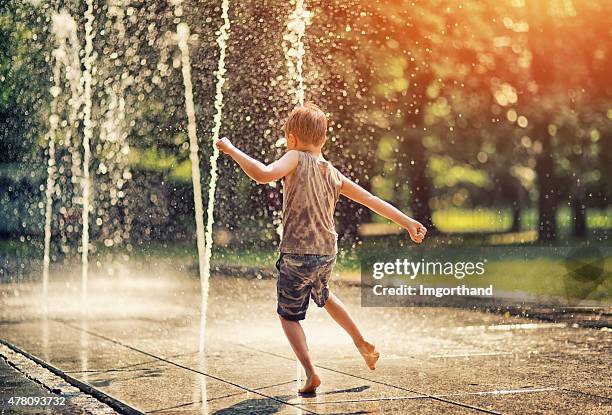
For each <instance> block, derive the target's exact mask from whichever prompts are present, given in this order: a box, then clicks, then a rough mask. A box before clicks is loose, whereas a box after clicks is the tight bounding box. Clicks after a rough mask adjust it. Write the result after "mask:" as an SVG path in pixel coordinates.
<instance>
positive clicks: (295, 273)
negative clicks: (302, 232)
mask: <svg viewBox="0 0 612 415" xmlns="http://www.w3.org/2000/svg"><path fill="white" fill-rule="evenodd" d="M335 263H336V256H335V255H296V254H284V253H281V255H280V258H279V259H278V261H276V268H277V269H278V272H279V275H278V280H277V282H276V295H277V300H278V307H277V309H276V311H277V313H278V314H280V315H281V316H282V317H284V318H286V319H287V320H304V318H305V317H306V310H307V309H308V303H309V301H310V298H312V299H313V300H314V302H315V303H316V304H317V305H318V306H319V307H323V306H324V305H325V302H326V301H327V297H328V296H329V289H328V288H327V282H328V281H329V277H330V275H331V272H332V269H333V267H334V264H335Z"/></svg>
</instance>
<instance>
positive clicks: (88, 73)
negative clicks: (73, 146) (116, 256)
mask: <svg viewBox="0 0 612 415" xmlns="http://www.w3.org/2000/svg"><path fill="white" fill-rule="evenodd" d="M93 23H94V15H93V0H87V9H86V10H85V55H84V56H83V65H84V67H85V70H84V71H83V83H84V89H83V100H84V108H83V177H82V181H81V184H82V190H83V195H82V197H83V212H82V219H83V237H82V246H81V249H82V252H81V261H82V269H81V296H82V300H83V303H85V301H86V300H87V278H88V271H89V270H88V268H89V258H88V255H89V211H90V195H89V193H90V190H91V189H90V178H89V164H90V159H91V148H90V141H91V138H92V135H93V121H92V119H91V107H92V102H91V80H92V76H93V63H94V62H93V60H94V58H93V38H94V36H95V34H94V32H93Z"/></svg>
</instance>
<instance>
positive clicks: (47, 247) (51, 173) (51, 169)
mask: <svg viewBox="0 0 612 415" xmlns="http://www.w3.org/2000/svg"><path fill="white" fill-rule="evenodd" d="M61 54H63V51H62V50H61V49H56V50H54V51H53V55H54V57H55V64H54V66H53V86H52V87H51V96H52V97H53V100H52V101H51V115H50V116H49V131H48V132H47V140H48V141H49V148H48V153H49V159H48V161H47V186H46V189H45V198H46V200H45V242H44V253H43V277H42V288H43V298H44V300H45V301H46V299H47V292H48V289H49V264H50V262H51V220H52V218H53V210H52V207H53V191H54V189H55V175H56V173H57V168H56V165H55V140H56V134H57V127H58V125H59V121H60V120H59V116H58V115H57V112H58V111H57V110H58V108H57V106H58V105H57V99H58V96H59V94H60V93H61V87H60V82H61V81H60V75H61V74H60V72H61V68H60V65H61V61H60V58H61Z"/></svg>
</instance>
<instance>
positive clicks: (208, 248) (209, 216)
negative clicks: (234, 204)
mask: <svg viewBox="0 0 612 415" xmlns="http://www.w3.org/2000/svg"><path fill="white" fill-rule="evenodd" d="M228 11H229V0H222V1H221V18H222V20H223V24H222V25H221V27H220V28H219V31H218V32H217V44H218V45H219V64H218V66H217V72H216V73H215V75H216V77H217V85H216V91H215V110H216V112H215V116H214V119H213V121H214V125H213V130H212V144H213V146H212V154H211V156H210V182H209V183H208V206H207V208H206V243H205V250H204V269H203V275H202V310H201V316H200V351H203V350H204V340H205V337H206V310H207V307H208V280H209V279H210V258H211V256H212V244H213V235H212V231H213V224H214V222H215V218H214V210H215V191H216V189H217V159H218V158H219V150H218V149H217V147H216V146H215V143H216V142H217V141H218V140H219V133H220V131H221V117H222V115H223V85H224V84H225V72H226V69H225V52H226V50H227V41H228V40H229V30H230V20H229V14H228Z"/></svg>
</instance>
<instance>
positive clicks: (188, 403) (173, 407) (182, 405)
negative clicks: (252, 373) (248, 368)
mask: <svg viewBox="0 0 612 415" xmlns="http://www.w3.org/2000/svg"><path fill="white" fill-rule="evenodd" d="M293 382H295V379H291V380H290V381H287V382H280V383H276V384H274V385H266V386H261V387H259V388H255V390H262V389H268V388H273V387H275V386H282V385H287V384H289V383H293ZM242 393H243V392H236V393H229V394H227V395H221V396H215V397H214V398H210V399H207V400H206V402H212V401H216V400H219V399H225V398H231V397H233V396H238V395H241V394H242ZM196 403H202V401H201V400H200V401H194V402H186V403H184V404H181V405H176V406H170V407H167V408H161V409H155V410H153V411H149V412H148V413H150V414H152V413H157V412H163V411H169V410H171V409H178V408H184V407H186V406H189V405H193V404H196Z"/></svg>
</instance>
